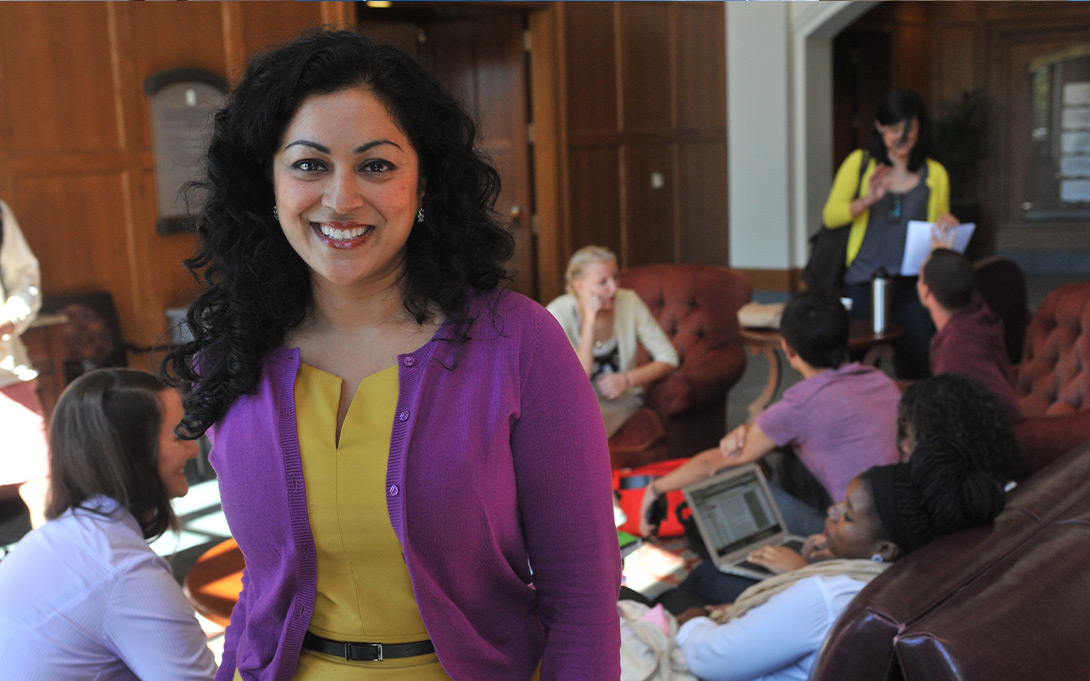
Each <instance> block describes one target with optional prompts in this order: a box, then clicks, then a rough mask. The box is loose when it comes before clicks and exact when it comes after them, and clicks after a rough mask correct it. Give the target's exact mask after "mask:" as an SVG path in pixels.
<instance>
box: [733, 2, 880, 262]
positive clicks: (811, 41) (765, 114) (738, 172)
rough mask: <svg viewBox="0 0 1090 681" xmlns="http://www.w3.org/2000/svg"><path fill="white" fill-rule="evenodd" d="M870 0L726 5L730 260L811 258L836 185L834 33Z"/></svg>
mask: <svg viewBox="0 0 1090 681" xmlns="http://www.w3.org/2000/svg"><path fill="white" fill-rule="evenodd" d="M873 6H874V3H870V2H821V3H794V2H758V3H750V2H728V3H727V5H726V22H727V27H726V38H727V167H728V171H729V178H730V179H729V182H730V204H729V205H730V254H731V266H732V267H738V268H746V269H772V270H786V269H790V268H794V267H802V266H803V265H804V264H805V262H806V255H807V237H808V236H809V233H810V232H812V231H814V230H815V229H816V228H817V226H818V225H819V224H820V222H821V208H822V206H823V205H824V203H825V198H826V196H827V194H828V191H829V186H830V184H831V183H832V177H833V163H834V161H839V159H833V158H832V148H833V140H832V86H833V78H832V39H833V37H834V36H835V35H836V34H837V33H838V32H840V31H841V30H842V29H843V28H844V27H845V26H847V25H848V24H850V23H851V22H852V21H854V20H855V19H856V18H858V17H859V16H860V15H862V14H863V13H864V12H866V11H867V10H868V9H870V8H871V7H873Z"/></svg>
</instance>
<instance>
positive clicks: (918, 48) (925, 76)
mask: <svg viewBox="0 0 1090 681" xmlns="http://www.w3.org/2000/svg"><path fill="white" fill-rule="evenodd" d="M890 4H892V5H894V6H895V15H894V22H895V24H896V27H897V30H896V31H895V32H894V37H893V45H892V60H891V66H892V72H891V74H890V76H891V79H890V86H891V87H907V88H912V89H913V90H915V91H916V92H918V93H920V97H921V98H922V99H923V101H924V104H925V105H928V106H929V107H930V101H929V100H930V98H931V97H930V95H931V87H930V85H931V51H932V49H933V48H934V35H933V34H931V32H930V21H929V19H930V15H929V4H927V3H919V2H896V3H890Z"/></svg>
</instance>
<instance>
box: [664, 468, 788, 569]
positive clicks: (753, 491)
mask: <svg viewBox="0 0 1090 681" xmlns="http://www.w3.org/2000/svg"><path fill="white" fill-rule="evenodd" d="M682 492H683V493H684V494H685V500H686V501H688V502H689V509H690V511H691V512H692V514H693V520H695V521H696V526H697V529H699V530H700V536H701V538H702V539H703V540H704V546H705V547H706V548H707V549H708V555H709V556H710V557H711V560H712V561H713V562H714V563H715V567H717V568H719V570H720V571H721V572H729V573H732V574H736V575H741V576H743V577H749V578H750V579H764V578H766V577H771V576H772V575H773V573H772V572H770V571H769V570H767V569H765V568H763V567H761V566H760V565H757V564H755V563H751V562H749V561H748V560H746V558H747V557H748V556H749V554H750V553H752V552H753V550H754V549H756V548H758V547H760V546H766V545H768V544H782V545H786V546H789V547H791V548H793V549H795V550H796V551H797V550H799V549H801V548H802V544H803V541H804V539H803V538H802V537H799V536H796V535H791V534H788V532H787V527H786V525H784V522H783V516H782V515H781V514H780V509H779V508H778V507H777V506H776V502H775V500H774V499H773V498H772V492H771V490H769V488H768V481H767V480H765V476H764V474H763V473H762V472H761V469H760V468H759V467H758V466H757V464H752V463H751V464H746V465H744V466H738V467H737V468H728V469H726V470H725V471H722V472H720V473H718V474H716V475H715V476H714V477H711V478H708V479H707V480H701V481H700V482H696V483H693V484H691V485H689V486H688V487H685V488H684V489H683V490H682Z"/></svg>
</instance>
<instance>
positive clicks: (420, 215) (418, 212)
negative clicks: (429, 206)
mask: <svg viewBox="0 0 1090 681" xmlns="http://www.w3.org/2000/svg"><path fill="white" fill-rule="evenodd" d="M416 221H417V222H424V209H423V208H417V209H416Z"/></svg>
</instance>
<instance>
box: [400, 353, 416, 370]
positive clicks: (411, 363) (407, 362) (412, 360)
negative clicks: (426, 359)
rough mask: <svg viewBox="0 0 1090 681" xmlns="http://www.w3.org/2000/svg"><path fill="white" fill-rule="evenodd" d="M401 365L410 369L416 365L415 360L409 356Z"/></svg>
mask: <svg viewBox="0 0 1090 681" xmlns="http://www.w3.org/2000/svg"><path fill="white" fill-rule="evenodd" d="M402 363H403V364H404V365H405V366H407V367H411V366H412V365H414V364H416V358H415V357H413V356H412V355H409V356H408V357H406V358H405V359H404V360H403V362H402Z"/></svg>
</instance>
